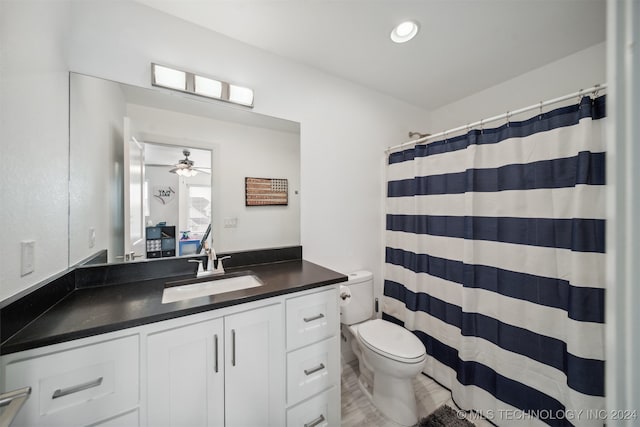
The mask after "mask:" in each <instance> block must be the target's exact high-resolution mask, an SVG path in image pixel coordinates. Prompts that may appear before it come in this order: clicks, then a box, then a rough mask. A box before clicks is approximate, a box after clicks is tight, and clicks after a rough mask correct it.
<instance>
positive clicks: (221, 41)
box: [0, 0, 604, 300]
mask: <svg viewBox="0 0 640 427" xmlns="http://www.w3.org/2000/svg"><path fill="white" fill-rule="evenodd" d="M0 8H1V9H0V12H2V13H0V19H1V21H0V24H1V25H0V28H1V30H0V31H2V33H1V34H2V43H3V45H2V60H3V65H2V66H3V70H2V71H3V78H2V82H1V83H0V87H1V89H2V97H1V99H2V100H1V101H0V102H2V109H3V111H2V120H3V122H2V130H1V132H2V159H3V163H5V164H7V165H8V166H7V168H8V169H9V171H21V170H22V168H23V167H26V168H29V169H30V170H35V171H36V172H35V173H29V174H22V175H18V174H11V173H5V174H4V175H3V178H2V195H3V199H4V200H3V204H4V203H5V201H6V203H8V204H10V205H11V206H12V208H11V209H5V208H4V206H3V209H2V213H1V215H2V217H1V219H2V223H3V227H4V228H5V229H6V230H11V232H10V233H6V235H5V236H4V238H3V240H2V243H1V244H0V259H1V260H2V261H1V262H2V273H1V275H2V277H1V282H0V283H1V289H0V300H2V299H6V298H7V297H9V296H11V295H13V294H16V293H18V292H19V291H21V290H24V289H26V288H28V287H29V286H30V285H33V284H35V283H37V282H38V281H40V280H42V279H44V278H46V277H49V276H51V275H52V274H55V273H57V272H59V271H61V270H63V269H64V268H66V266H67V261H68V260H67V252H68V247H67V236H68V230H67V205H68V197H67V174H68V165H67V163H68V147H67V143H68V135H67V132H68V110H67V108H68V95H67V93H68V80H67V73H66V71H67V50H68V69H70V70H72V71H76V72H81V73H86V74H90V75H95V76H99V77H103V78H108V79H112V80H116V81H121V82H124V83H129V84H134V85H138V86H146V87H149V86H150V85H149V74H150V65H149V64H150V63H151V62H152V61H154V62H159V63H165V64H168V65H175V66H177V67H181V68H186V69H189V70H191V71H196V72H200V73H203V74H207V75H212V76H214V77H218V78H220V79H222V80H227V81H231V82H234V83H238V84H241V85H246V86H249V87H252V88H254V89H255V97H256V107H255V111H257V112H260V113H263V114H268V115H273V116H276V117H282V118H285V119H288V120H293V121H297V122H300V123H301V169H302V171H301V185H300V189H301V193H300V203H301V215H302V218H301V222H302V225H301V242H302V245H303V246H304V255H305V258H306V259H308V260H311V261H314V262H318V263H320V264H324V265H326V266H328V267H330V268H334V269H336V270H338V271H343V272H348V271H351V270H355V269H360V268H366V269H371V270H372V271H373V272H374V274H375V275H376V278H377V280H376V282H377V284H378V285H380V283H381V282H380V278H381V275H382V247H383V233H382V232H381V230H383V228H384V222H383V219H384V214H383V194H384V184H383V175H382V173H381V170H382V163H383V156H382V151H383V149H384V148H385V147H387V146H390V145H394V144H397V143H399V142H403V141H405V140H406V139H407V138H406V135H407V132H408V131H409V130H420V131H431V132H437V131H440V130H445V129H447V128H449V127H452V126H458V125H460V124H464V123H466V122H469V121H473V120H478V119H480V118H482V117H487V116H490V115H493V114H496V113H501V112H504V111H506V110H509V109H512V108H518V107H521V106H523V104H525V105H526V104H529V103H535V102H538V101H540V100H541V99H545V98H551V97H555V96H558V95H562V94H565V93H568V92H571V91H574V90H576V89H579V88H580V87H587V86H591V85H592V84H594V83H596V82H601V81H603V80H604V71H603V70H604V57H603V54H602V52H603V50H604V49H603V47H602V46H600V47H598V46H596V47H593V48H590V49H587V50H585V51H584V52H582V53H578V54H576V55H572V56H570V57H568V58H565V59H564V60H561V61H557V62H556V63H553V64H550V65H549V66H547V67H543V68H541V69H538V70H534V71H532V72H531V73H527V74H526V75H524V76H521V77H518V78H516V79H513V80H510V81H509V82H505V83H504V84H501V85H498V86H495V87H494V88H491V89H488V90H487V91H483V92H482V93H480V94H476V95H474V96H471V97H468V98H465V99H464V100H461V101H459V102H456V103H453V104H450V105H449V106H447V107H443V108H440V109H438V110H436V111H434V112H433V119H431V117H430V115H429V113H428V112H426V111H424V110H421V109H419V108H415V107H413V106H410V105H408V104H406V103H403V102H400V101H398V100H395V99H393V98H390V97H387V96H384V95H381V94H378V93H376V92H373V91H370V90H368V89H365V88H363V87H361V86H358V85H355V84H352V83H349V82H346V81H344V80H341V79H338V78H334V77H332V76H330V75H327V74H324V73H321V72H319V71H317V70H314V69H311V68H308V67H306V66H302V65H299V64H296V63H294V62H291V61H288V60H285V59H283V58H281V57H278V56H276V55H272V54H269V53H267V52H264V51H262V50H259V49H256V48H253V47H250V46H247V45H244V44H242V43H239V42H237V41H235V40H232V39H229V38H226V37H224V36H222V35H219V34H216V33H214V32H211V31H208V30H205V29H203V28H200V27H196V26H194V25H191V24H188V23H186V22H184V21H181V20H178V19H176V18H173V17H170V16H168V15H165V14H163V13H161V12H158V11H155V10H153V9H150V8H147V7H145V6H142V5H139V4H133V3H129V2H97V1H84V2H73V4H72V5H71V6H70V5H69V3H68V2H64V1H56V2H46V1H11V0H5V1H2V2H0ZM69 9H70V11H69ZM69 13H70V16H71V18H69ZM16 40H19V41H20V42H19V43H16V42H15V41H16ZM68 41H69V43H67V42H68ZM601 56H602V57H601ZM518 83H526V84H525V85H523V86H521V85H519V84H518ZM576 86H577V87H576ZM5 159H8V160H7V161H4V160H5ZM23 239H34V240H36V271H35V272H34V273H33V274H31V275H28V276H25V277H23V278H21V277H20V256H19V249H20V244H19V242H20V240H23Z"/></svg>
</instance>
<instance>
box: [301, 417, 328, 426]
mask: <svg viewBox="0 0 640 427" xmlns="http://www.w3.org/2000/svg"><path fill="white" fill-rule="evenodd" d="M323 422H324V415H322V414H320V416H319V417H318V418H316V419H315V420H313V421H311V422H310V423H307V424H305V425H304V427H316V426H317V425H318V424H321V423H323Z"/></svg>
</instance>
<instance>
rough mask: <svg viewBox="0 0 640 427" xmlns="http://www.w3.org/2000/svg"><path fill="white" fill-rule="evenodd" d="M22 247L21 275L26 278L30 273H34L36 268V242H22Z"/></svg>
mask: <svg viewBox="0 0 640 427" xmlns="http://www.w3.org/2000/svg"><path fill="white" fill-rule="evenodd" d="M20 247H21V254H22V257H21V260H20V261H21V263H20V266H21V275H22V276H26V275H27V274H29V273H33V270H34V269H35V267H34V258H35V249H36V242H35V241H34V240H24V241H22V242H20Z"/></svg>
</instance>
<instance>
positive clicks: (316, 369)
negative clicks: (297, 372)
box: [304, 363, 324, 376]
mask: <svg viewBox="0 0 640 427" xmlns="http://www.w3.org/2000/svg"><path fill="white" fill-rule="evenodd" d="M323 369H324V363H321V364H319V365H318V366H316V367H315V368H311V369H305V370H304V374H305V375H307V376H309V375H311V374H314V373H316V372H318V371H322V370H323Z"/></svg>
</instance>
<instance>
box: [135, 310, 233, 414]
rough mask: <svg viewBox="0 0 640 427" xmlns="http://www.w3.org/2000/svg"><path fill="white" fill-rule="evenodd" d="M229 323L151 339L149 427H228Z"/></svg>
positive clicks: (160, 334) (218, 322)
mask: <svg viewBox="0 0 640 427" xmlns="http://www.w3.org/2000/svg"><path fill="white" fill-rule="evenodd" d="M223 339H224V336H223V321H222V319H214V320H210V321H206V322H202V323H196V324H191V325H187V326H182V327H178V328H175V329H170V330H166V331H161V332H158V333H155V334H152V335H149V337H148V341H147V342H148V356H147V361H148V371H147V387H148V389H147V405H148V423H147V425H148V426H149V427H157V426H173V427H184V426H211V427H214V426H215V427H219V426H223V425H224V369H223V368H224V364H223V360H222V357H223V354H224V353H223V349H224V346H223Z"/></svg>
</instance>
